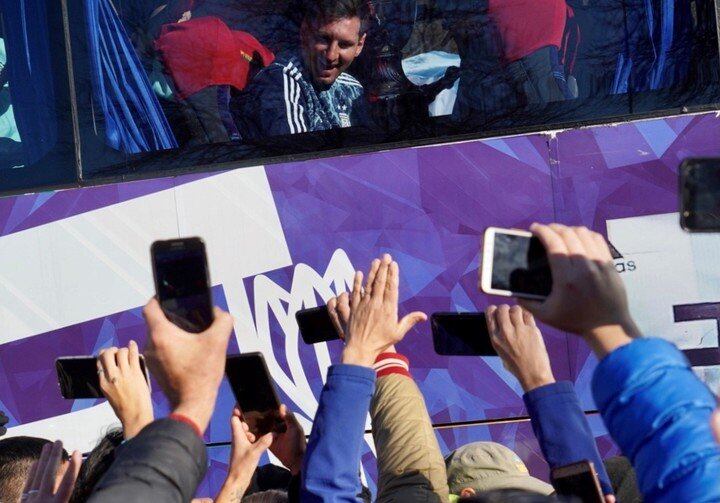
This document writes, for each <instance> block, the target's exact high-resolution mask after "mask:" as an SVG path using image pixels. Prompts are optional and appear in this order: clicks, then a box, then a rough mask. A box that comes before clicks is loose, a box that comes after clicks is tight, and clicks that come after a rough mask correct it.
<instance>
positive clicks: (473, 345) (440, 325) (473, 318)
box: [430, 313, 497, 356]
mask: <svg viewBox="0 0 720 503" xmlns="http://www.w3.org/2000/svg"><path fill="white" fill-rule="evenodd" d="M430 322H431V325H432V334H433V345H434V347H435V352H436V353H437V354H439V355H444V356H497V351H495V348H493V346H492V343H491V342H490V334H489V333H488V327H487V322H486V320H485V313H433V314H432V316H431V317H430Z"/></svg>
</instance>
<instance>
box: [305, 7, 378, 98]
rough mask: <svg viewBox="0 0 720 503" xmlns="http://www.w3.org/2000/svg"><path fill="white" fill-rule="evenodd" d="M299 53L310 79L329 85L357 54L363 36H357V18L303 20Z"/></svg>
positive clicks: (360, 48) (363, 41) (358, 24)
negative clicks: (310, 76) (300, 51)
mask: <svg viewBox="0 0 720 503" xmlns="http://www.w3.org/2000/svg"><path fill="white" fill-rule="evenodd" d="M300 40H301V46H302V56H303V60H304V63H305V65H306V66H307V67H308V68H309V70H310V74H311V75H312V79H313V82H314V83H315V84H316V85H318V86H321V87H329V86H331V85H332V84H333V82H335V79H337V78H338V76H339V75H340V74H341V73H342V72H344V71H345V70H347V67H348V66H350V64H351V63H352V62H353V60H354V59H355V58H356V57H358V55H360V52H361V51H362V48H363V44H364V43H365V35H364V34H363V35H362V36H360V19H359V18H357V17H351V18H341V19H334V20H331V21H319V20H305V21H303V24H302V27H301V28H300Z"/></svg>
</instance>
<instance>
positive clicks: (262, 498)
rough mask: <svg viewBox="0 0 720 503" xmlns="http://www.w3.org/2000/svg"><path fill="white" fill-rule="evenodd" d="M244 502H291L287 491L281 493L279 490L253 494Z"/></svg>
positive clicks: (244, 499) (245, 498)
mask: <svg viewBox="0 0 720 503" xmlns="http://www.w3.org/2000/svg"><path fill="white" fill-rule="evenodd" d="M242 500H243V503H246V502H247V503H287V502H288V501H290V500H289V499H288V493H287V491H280V490H278V489H270V490H269V491H260V492H257V493H253V494H251V495H250V496H246V497H244V498H243V499H242Z"/></svg>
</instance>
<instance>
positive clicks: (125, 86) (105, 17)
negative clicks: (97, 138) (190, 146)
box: [40, 0, 177, 154]
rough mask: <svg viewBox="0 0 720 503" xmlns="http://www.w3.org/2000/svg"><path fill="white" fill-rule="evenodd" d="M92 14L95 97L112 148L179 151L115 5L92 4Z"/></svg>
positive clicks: (103, 0)
mask: <svg viewBox="0 0 720 503" xmlns="http://www.w3.org/2000/svg"><path fill="white" fill-rule="evenodd" d="M40 1H42V0H40ZM86 13H87V27H88V40H89V47H90V51H89V52H90V59H91V71H92V84H93V95H94V97H95V100H96V102H97V103H98V104H99V106H100V108H101V109H102V112H103V114H104V117H105V131H106V140H107V143H108V144H109V145H110V146H111V147H112V148H114V149H117V150H120V151H122V152H125V153H128V154H135V153H139V152H150V151H153V150H161V149H168V148H175V147H177V141H176V140H175V136H174V135H173V133H172V130H171V129H170V125H169V124H168V121H167V119H166V118H165V114H164V113H163V111H162V108H161V107H160V103H159V102H158V100H157V98H156V96H155V94H153V90H152V87H151V85H150V81H149V80H148V77H147V75H146V74H145V70H144V68H143V66H142V64H141V63H140V60H139V59H138V56H137V53H136V52H135V49H134V48H133V46H132V43H131V42H130V39H129V37H128V36H127V33H126V32H125V28H124V27H123V25H122V23H121V21H120V19H119V18H118V15H117V12H116V11H115V9H114V7H113V6H112V4H111V3H110V0H86Z"/></svg>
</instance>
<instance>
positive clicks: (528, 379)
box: [486, 305, 614, 502]
mask: <svg viewBox="0 0 720 503" xmlns="http://www.w3.org/2000/svg"><path fill="white" fill-rule="evenodd" d="M486 316H487V324H488V331H489V333H490V337H491V341H492V344H493V347H494V348H495V350H496V351H497V353H498V355H500V358H502V361H503V364H504V365H505V367H506V368H507V369H508V370H510V372H512V373H513V375H514V376H515V377H516V378H517V379H518V381H520V384H521V386H522V388H523V391H525V394H524V395H523V400H524V401H525V405H526V407H527V409H528V413H529V414H530V421H531V424H532V427H533V431H534V432H535V437H536V438H537V440H538V443H539V444H540V449H541V450H542V452H543V456H544V457H545V460H546V461H547V462H548V464H549V465H550V468H557V467H560V466H564V465H568V464H570V463H575V462H578V461H583V460H586V459H587V460H589V461H592V462H593V464H594V465H595V470H596V471H597V474H598V478H599V479H600V484H601V485H602V489H603V493H604V494H606V495H608V499H607V501H608V502H609V501H614V500H613V499H612V496H611V495H612V494H613V490H612V485H611V484H610V477H608V474H607V471H606V470H605V465H604V464H603V462H602V458H601V457H600V453H599V452H598V449H597V445H596V444H595V437H594V436H593V434H592V431H591V430H590V425H589V424H588V422H587V419H586V418H585V413H584V412H583V410H582V408H581V407H580V403H579V402H578V399H577V396H576V395H575V390H574V389H573V386H572V384H571V383H569V382H560V383H557V382H555V376H554V375H553V372H552V367H551V366H550V357H549V355H548V352H547V349H546V348H545V342H544V340H543V338H542V333H541V332H540V330H539V329H538V327H537V325H536V324H535V319H534V318H533V316H532V315H531V314H530V313H529V312H527V311H524V310H523V309H521V308H520V307H518V306H513V307H509V306H507V305H502V306H500V307H495V306H490V307H488V309H487V312H486Z"/></svg>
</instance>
